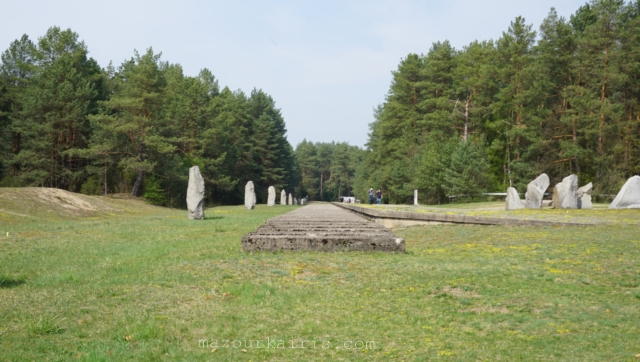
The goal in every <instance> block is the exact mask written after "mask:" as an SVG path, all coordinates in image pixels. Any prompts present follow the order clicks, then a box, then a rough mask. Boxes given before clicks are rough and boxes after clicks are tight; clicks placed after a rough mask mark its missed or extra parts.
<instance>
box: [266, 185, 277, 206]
mask: <svg viewBox="0 0 640 362" xmlns="http://www.w3.org/2000/svg"><path fill="white" fill-rule="evenodd" d="M275 204H276V188H275V187H273V186H269V198H267V206H273V205H275Z"/></svg>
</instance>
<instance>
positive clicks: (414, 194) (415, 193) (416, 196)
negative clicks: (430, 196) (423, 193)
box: [413, 190, 418, 206]
mask: <svg viewBox="0 0 640 362" xmlns="http://www.w3.org/2000/svg"><path fill="white" fill-rule="evenodd" d="M413 206H418V190H413Z"/></svg>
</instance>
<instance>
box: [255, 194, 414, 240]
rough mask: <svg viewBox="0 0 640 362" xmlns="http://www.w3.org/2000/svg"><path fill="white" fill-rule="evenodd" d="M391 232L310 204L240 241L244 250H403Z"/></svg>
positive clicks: (331, 207)
mask: <svg viewBox="0 0 640 362" xmlns="http://www.w3.org/2000/svg"><path fill="white" fill-rule="evenodd" d="M404 244H405V243H404V239H402V238H398V237H396V236H395V235H393V233H392V232H391V230H389V229H386V228H384V227H382V226H381V225H378V224H376V223H374V222H371V221H369V220H367V219H365V218H363V217H361V216H358V215H356V214H355V213H352V212H349V211H347V210H344V209H342V208H339V207H337V206H334V205H331V204H312V205H308V206H305V207H301V208H299V209H296V210H294V211H291V212H289V213H287V214H284V215H280V216H276V217H274V218H272V219H269V220H268V221H267V222H265V223H264V224H263V225H262V226H260V227H259V228H258V229H257V230H256V231H255V232H252V233H249V234H247V235H245V236H244V237H243V238H242V249H243V250H245V251H274V250H290V251H299V250H313V251H387V252H393V251H400V252H402V251H404V247H405V245H404Z"/></svg>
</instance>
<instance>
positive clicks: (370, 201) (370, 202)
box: [369, 187, 373, 205]
mask: <svg viewBox="0 0 640 362" xmlns="http://www.w3.org/2000/svg"><path fill="white" fill-rule="evenodd" d="M369 205H373V187H372V188H370V189H369Z"/></svg>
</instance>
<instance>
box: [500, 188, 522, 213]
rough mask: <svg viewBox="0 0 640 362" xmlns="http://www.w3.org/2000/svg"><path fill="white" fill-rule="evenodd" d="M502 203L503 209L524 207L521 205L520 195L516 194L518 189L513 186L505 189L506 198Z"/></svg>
mask: <svg viewBox="0 0 640 362" xmlns="http://www.w3.org/2000/svg"><path fill="white" fill-rule="evenodd" d="M504 203H505V210H518V209H524V205H522V201H520V195H518V190H516V189H515V188H514V187H509V188H508V189H507V198H506V199H505V200H504Z"/></svg>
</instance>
